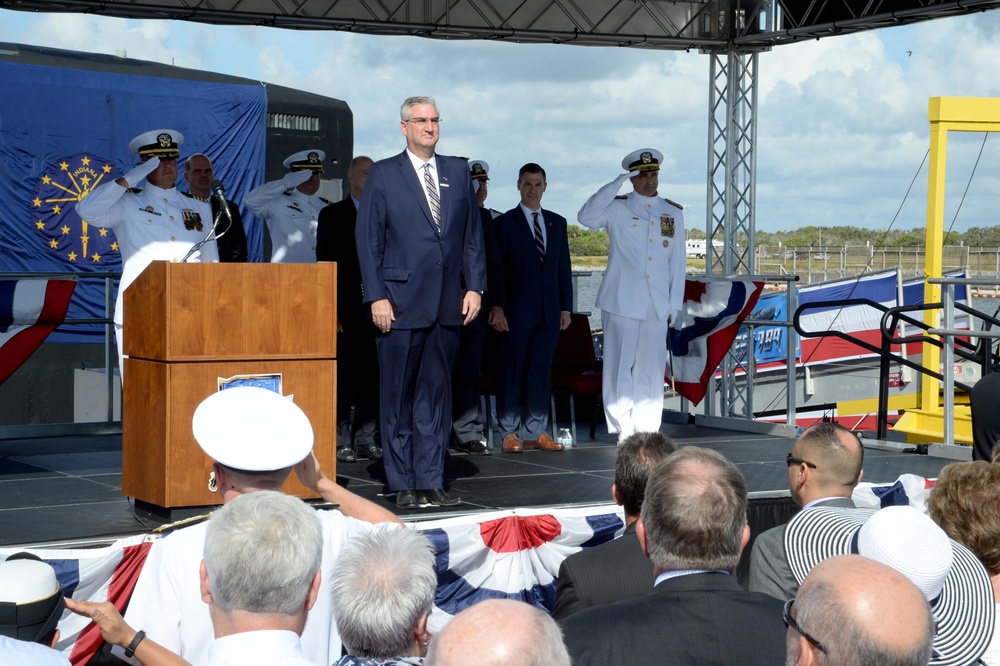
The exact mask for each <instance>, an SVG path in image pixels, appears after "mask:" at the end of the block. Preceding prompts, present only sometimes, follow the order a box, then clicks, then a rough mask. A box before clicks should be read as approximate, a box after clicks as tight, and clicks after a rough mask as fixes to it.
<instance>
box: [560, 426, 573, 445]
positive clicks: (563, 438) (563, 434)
mask: <svg viewBox="0 0 1000 666" xmlns="http://www.w3.org/2000/svg"><path fill="white" fill-rule="evenodd" d="M556 441H557V442H559V443H560V444H562V445H563V446H565V447H566V448H567V449H570V448H573V435H572V434H571V433H570V431H569V428H560V429H559V434H558V435H556Z"/></svg>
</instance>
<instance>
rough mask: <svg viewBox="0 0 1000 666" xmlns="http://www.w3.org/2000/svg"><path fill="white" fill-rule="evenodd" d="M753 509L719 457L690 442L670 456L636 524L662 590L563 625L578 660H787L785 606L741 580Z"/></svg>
mask: <svg viewBox="0 0 1000 666" xmlns="http://www.w3.org/2000/svg"><path fill="white" fill-rule="evenodd" d="M746 510H747V490H746V480H745V479H744V478H743V475H742V474H741V473H740V471H739V470H738V469H737V468H736V465H734V464H733V463H732V462H730V461H729V460H727V459H726V458H724V457H723V456H722V455H721V454H719V453H716V452H715V451H712V450H709V449H702V448H698V447H693V446H689V447H686V448H683V449H681V450H679V451H677V452H676V453H673V454H671V455H669V456H667V457H666V459H665V460H664V461H663V462H661V463H660V465H659V466H658V467H657V468H656V469H655V470H653V473H652V474H651V475H650V477H649V481H648V482H647V485H646V495H645V498H644V499H643V504H642V512H641V515H640V517H639V521H638V522H637V523H636V533H637V534H638V537H639V543H640V544H641V545H642V547H643V550H644V551H645V553H646V555H647V556H648V557H649V559H650V560H652V562H653V571H654V574H655V575H656V583H655V587H654V588H653V590H652V591H651V592H650V593H649V594H647V595H646V596H644V597H639V598H637V599H627V600H625V601H619V602H616V603H613V604H608V605H607V606H597V607H595V608H588V609H586V610H583V611H580V612H579V613H576V614H574V615H573V616H571V617H569V618H568V619H566V620H564V621H563V623H562V626H563V632H564V634H565V637H566V647H568V648H569V652H570V656H572V657H573V663H574V664H575V665H576V666H588V665H590V664H653V663H656V664H699V665H711V664H715V665H722V664H732V665H733V666H736V665H739V666H755V665H757V664H759V665H760V666H774V664H781V663H784V658H785V625H784V622H782V615H781V612H782V606H783V604H782V603H781V602H780V601H778V600H777V599H773V598H771V597H769V596H767V595H766V594H759V593H756V592H746V591H744V590H743V589H741V588H740V586H739V584H738V583H737V582H736V578H735V576H734V575H733V571H734V570H735V569H736V565H737V563H738V562H739V559H740V552H741V551H742V550H743V548H744V547H745V546H746V543H747V541H748V540H749V538H750V527H749V526H748V525H747V523H746Z"/></svg>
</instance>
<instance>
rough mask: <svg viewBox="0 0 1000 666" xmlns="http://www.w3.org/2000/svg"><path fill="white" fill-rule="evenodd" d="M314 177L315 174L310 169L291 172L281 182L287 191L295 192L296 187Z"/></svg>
mask: <svg viewBox="0 0 1000 666" xmlns="http://www.w3.org/2000/svg"><path fill="white" fill-rule="evenodd" d="M312 175H313V172H312V171H310V170H309V169H303V170H301V171H290V172H288V173H286V174H285V177H284V178H282V179H281V182H282V183H284V184H285V189H286V190H294V189H295V188H296V187H298V186H299V185H301V184H302V183H304V182H306V181H307V180H309V179H310V178H312Z"/></svg>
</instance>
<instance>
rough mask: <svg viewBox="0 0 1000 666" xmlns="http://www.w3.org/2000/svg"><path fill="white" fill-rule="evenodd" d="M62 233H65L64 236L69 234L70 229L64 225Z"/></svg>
mask: <svg viewBox="0 0 1000 666" xmlns="http://www.w3.org/2000/svg"><path fill="white" fill-rule="evenodd" d="M62 232H63V235H66V234H68V233H69V227H67V226H65V225H64V226H63V228H62Z"/></svg>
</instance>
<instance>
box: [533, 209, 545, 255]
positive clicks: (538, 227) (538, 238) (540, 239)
mask: <svg viewBox="0 0 1000 666" xmlns="http://www.w3.org/2000/svg"><path fill="white" fill-rule="evenodd" d="M531 219H532V220H534V223H535V250H537V251H538V260H539V261H545V237H544V236H542V223H541V222H539V221H538V212H537V211H536V212H534V213H532V214H531Z"/></svg>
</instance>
